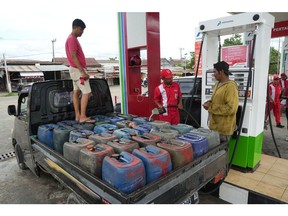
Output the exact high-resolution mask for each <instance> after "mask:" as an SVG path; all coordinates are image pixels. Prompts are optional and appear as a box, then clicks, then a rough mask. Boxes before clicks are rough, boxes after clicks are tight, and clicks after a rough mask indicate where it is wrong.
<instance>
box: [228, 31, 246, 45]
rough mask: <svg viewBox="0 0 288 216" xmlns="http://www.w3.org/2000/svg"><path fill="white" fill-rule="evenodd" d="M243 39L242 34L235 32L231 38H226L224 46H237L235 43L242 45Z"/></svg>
mask: <svg viewBox="0 0 288 216" xmlns="http://www.w3.org/2000/svg"><path fill="white" fill-rule="evenodd" d="M242 44H243V43H242V39H241V35H240V34H234V35H232V37H230V38H226V39H225V40H224V44H223V46H235V45H242Z"/></svg>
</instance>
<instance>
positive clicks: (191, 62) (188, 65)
mask: <svg viewBox="0 0 288 216" xmlns="http://www.w3.org/2000/svg"><path fill="white" fill-rule="evenodd" d="M194 64H195V52H190V56H189V57H188V59H187V63H186V68H189V69H193V67H194Z"/></svg>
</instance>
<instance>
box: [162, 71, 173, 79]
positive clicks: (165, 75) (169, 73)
mask: <svg viewBox="0 0 288 216" xmlns="http://www.w3.org/2000/svg"><path fill="white" fill-rule="evenodd" d="M160 75H161V78H166V79H169V78H172V77H173V73H172V71H171V70H169V69H163V70H161V72H160Z"/></svg>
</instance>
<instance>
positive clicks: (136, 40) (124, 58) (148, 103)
mask: <svg viewBox="0 0 288 216" xmlns="http://www.w3.org/2000/svg"><path fill="white" fill-rule="evenodd" d="M118 21H119V22H118V24H119V38H120V41H119V45H120V58H119V63H120V68H119V69H120V73H119V74H120V86H121V112H122V113H123V114H128V113H129V114H134V115H138V116H145V117H149V116H150V115H151V110H152V109H153V108H155V107H156V104H155V103H154V98H153V96H154V89H155V88H156V86H158V85H159V84H160V66H161V65H160V29H159V13H156V12H147V13H142V12H141V13H140V12H139V13H138V12H137V13H136V12H131V13H118ZM146 74H147V80H148V91H147V92H146V89H145V91H144V89H142V87H141V78H142V79H143V76H146Z"/></svg>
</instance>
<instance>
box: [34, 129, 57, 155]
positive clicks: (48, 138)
mask: <svg viewBox="0 0 288 216" xmlns="http://www.w3.org/2000/svg"><path fill="white" fill-rule="evenodd" d="M58 127H59V125H57V124H44V125H40V126H39V127H38V131H37V136H38V139H39V141H40V142H42V143H44V144H45V145H46V146H48V147H49V148H51V149H53V150H54V149H55V148H54V143H53V131H54V129H55V128H58Z"/></svg>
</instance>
